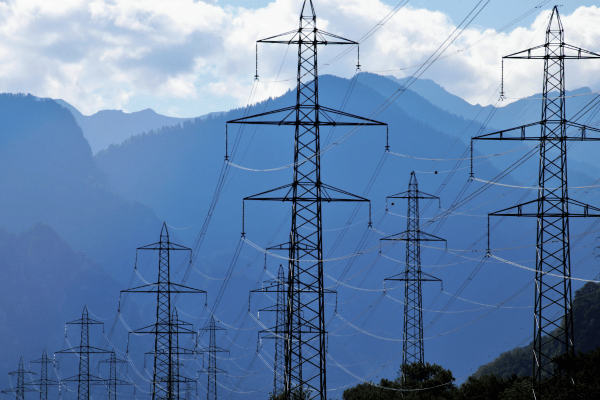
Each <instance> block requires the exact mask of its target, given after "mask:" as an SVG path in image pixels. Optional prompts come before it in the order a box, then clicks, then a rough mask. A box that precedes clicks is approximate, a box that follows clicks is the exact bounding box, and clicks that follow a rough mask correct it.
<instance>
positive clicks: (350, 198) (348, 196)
mask: <svg viewBox="0 0 600 400" xmlns="http://www.w3.org/2000/svg"><path fill="white" fill-rule="evenodd" d="M321 188H322V189H323V194H324V196H323V201H327V202H330V201H363V202H370V200H369V199H365V198H364V197H361V196H357V195H355V194H352V193H350V192H346V191H345V190H342V189H338V188H335V187H333V186H331V185H327V184H325V183H323V184H322V185H321ZM328 191H331V192H334V193H338V194H341V195H344V196H346V197H331V196H330V195H329V193H328Z"/></svg>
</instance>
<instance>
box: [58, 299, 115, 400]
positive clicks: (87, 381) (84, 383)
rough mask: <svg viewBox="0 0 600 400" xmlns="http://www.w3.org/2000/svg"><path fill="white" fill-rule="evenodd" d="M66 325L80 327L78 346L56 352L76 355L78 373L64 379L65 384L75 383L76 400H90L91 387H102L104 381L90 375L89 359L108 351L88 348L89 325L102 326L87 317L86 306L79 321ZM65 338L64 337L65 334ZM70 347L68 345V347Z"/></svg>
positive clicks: (108, 352) (100, 323)
mask: <svg viewBox="0 0 600 400" xmlns="http://www.w3.org/2000/svg"><path fill="white" fill-rule="evenodd" d="M67 325H80V326H81V341H80V344H79V346H77V347H73V348H68V349H65V350H61V351H58V352H57V354H76V355H77V356H78V357H79V373H78V374H77V375H76V376H73V377H70V378H67V379H64V381H65V382H77V400H90V399H91V397H90V394H91V393H90V390H91V386H92V385H103V384H104V383H105V382H104V379H102V378H100V377H98V376H95V375H92V374H91V373H90V357H91V356H92V355H93V354H110V351H108V350H104V349H100V348H97V347H93V346H90V325H104V324H103V323H102V322H100V321H96V320H94V319H91V318H90V317H89V312H88V308H87V306H84V307H83V312H82V314H81V319H78V320H75V321H71V322H67ZM65 338H66V339H67V340H68V337H66V332H65ZM69 346H70V345H69Z"/></svg>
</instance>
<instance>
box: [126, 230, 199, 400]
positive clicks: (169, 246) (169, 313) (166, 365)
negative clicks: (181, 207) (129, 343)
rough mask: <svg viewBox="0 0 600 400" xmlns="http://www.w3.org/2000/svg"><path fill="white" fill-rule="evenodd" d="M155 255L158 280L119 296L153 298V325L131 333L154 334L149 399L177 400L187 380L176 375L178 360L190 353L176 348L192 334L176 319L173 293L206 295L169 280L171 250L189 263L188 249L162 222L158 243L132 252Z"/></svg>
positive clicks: (191, 353) (189, 250)
mask: <svg viewBox="0 0 600 400" xmlns="http://www.w3.org/2000/svg"><path fill="white" fill-rule="evenodd" d="M139 250H149V251H157V252H158V280H157V282H156V283H152V284H148V285H143V286H139V287H135V288H132V289H127V290H122V291H121V293H149V294H154V295H156V299H157V304H156V322H155V323H153V324H152V325H149V326H146V327H143V328H140V329H136V330H135V331H133V332H132V333H147V334H152V335H154V351H153V352H151V353H150V354H151V355H153V357H154V369H153V378H152V400H157V399H161V400H162V399H168V400H178V399H179V385H180V383H185V382H187V380H188V379H189V378H185V377H182V376H181V375H180V374H179V364H180V361H179V357H180V356H182V355H188V356H192V355H193V354H195V351H194V350H188V349H184V348H181V347H179V335H181V334H187V335H194V334H195V332H194V331H193V329H191V328H190V327H189V325H190V324H187V323H185V322H183V321H180V320H179V318H178V316H177V310H176V309H175V307H174V304H173V298H172V295H173V294H176V295H179V294H206V292H205V291H204V290H199V289H194V288H191V287H188V286H184V285H180V284H177V283H173V282H172V281H171V266H170V257H171V252H173V251H187V252H189V254H190V258H189V260H190V261H189V262H190V263H191V262H192V261H191V260H192V250H191V249H190V248H188V247H184V246H181V245H178V244H175V243H172V242H171V241H170V240H169V231H168V229H167V224H166V223H163V226H162V229H161V231H160V238H159V241H158V242H156V243H153V244H149V245H147V246H142V247H138V248H137V250H136V253H137V251H139Z"/></svg>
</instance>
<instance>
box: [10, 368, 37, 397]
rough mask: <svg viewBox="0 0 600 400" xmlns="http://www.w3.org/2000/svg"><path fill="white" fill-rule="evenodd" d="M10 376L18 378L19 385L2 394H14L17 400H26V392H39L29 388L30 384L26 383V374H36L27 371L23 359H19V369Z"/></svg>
mask: <svg viewBox="0 0 600 400" xmlns="http://www.w3.org/2000/svg"><path fill="white" fill-rule="evenodd" d="M8 374H9V375H11V376H16V377H17V384H16V385H15V386H14V387H11V388H10V389H6V390H3V391H2V393H5V394H14V395H15V398H16V400H25V393H26V392H37V390H35V389H32V388H30V387H28V384H27V383H26V382H25V374H34V372H31V371H26V370H25V367H24V366H23V357H21V358H20V359H19V368H18V369H17V370H16V371H12V372H9V373H8Z"/></svg>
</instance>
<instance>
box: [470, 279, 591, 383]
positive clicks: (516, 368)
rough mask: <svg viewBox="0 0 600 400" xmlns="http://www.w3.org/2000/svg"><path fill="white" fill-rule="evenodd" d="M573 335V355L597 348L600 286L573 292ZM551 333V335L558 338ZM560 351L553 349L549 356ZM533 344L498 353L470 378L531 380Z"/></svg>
mask: <svg viewBox="0 0 600 400" xmlns="http://www.w3.org/2000/svg"><path fill="white" fill-rule="evenodd" d="M573 331H574V332H573V334H574V336H575V351H576V352H582V353H588V352H590V351H592V350H594V349H596V348H597V347H599V346H600V337H599V336H598V332H599V331H600V284H597V283H593V282H588V283H586V284H585V285H584V286H583V287H582V288H581V289H579V290H577V291H576V292H575V298H574V299H573ZM559 334H560V333H559V332H556V331H555V332H554V335H559ZM561 351H563V350H561V349H559V348H558V346H553V347H552V348H551V349H550V350H549V354H554V355H559V354H560V352H561ZM532 356H533V342H531V343H529V344H528V345H527V346H525V347H517V348H514V349H512V350H510V351H507V352H504V353H502V354H501V355H500V356H499V357H497V358H496V359H495V360H494V361H492V362H490V363H487V364H485V365H482V366H481V367H479V368H478V369H477V371H476V372H475V374H474V376H475V377H480V376H483V375H496V376H499V377H503V378H507V377H509V376H511V375H512V374H517V375H520V376H531V375H532V369H533V359H532Z"/></svg>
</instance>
